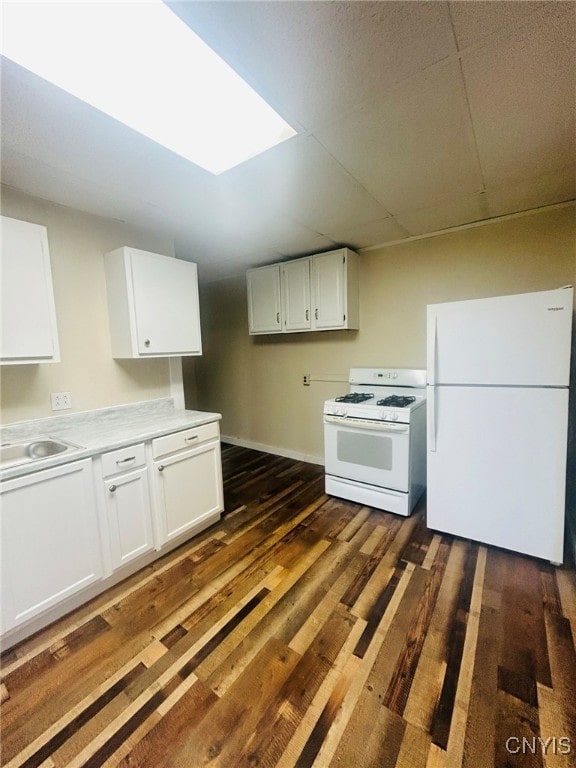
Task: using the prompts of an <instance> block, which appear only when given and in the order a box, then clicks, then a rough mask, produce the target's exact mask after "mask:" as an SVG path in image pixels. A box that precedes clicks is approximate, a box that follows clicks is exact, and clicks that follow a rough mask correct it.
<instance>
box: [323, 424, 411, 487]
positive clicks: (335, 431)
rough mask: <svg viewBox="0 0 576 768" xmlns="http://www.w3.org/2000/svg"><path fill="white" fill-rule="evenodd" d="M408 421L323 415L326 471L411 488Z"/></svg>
mask: <svg viewBox="0 0 576 768" xmlns="http://www.w3.org/2000/svg"><path fill="white" fill-rule="evenodd" d="M409 431H410V426H409V425H408V424H388V423H384V422H375V421H372V422H369V421H364V422H361V421H360V420H359V419H356V420H355V419H347V418H340V417H338V416H324V451H325V462H326V474H327V475H335V476H337V477H343V478H346V479H348V480H357V481H358V482H361V483H369V484H370V485H377V486H380V487H381V488H390V489H392V490H395V491H404V492H408V481H409V460H410V446H409Z"/></svg>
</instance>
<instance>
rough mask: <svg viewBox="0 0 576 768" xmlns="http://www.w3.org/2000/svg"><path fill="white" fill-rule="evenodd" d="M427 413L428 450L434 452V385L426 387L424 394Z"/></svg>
mask: <svg viewBox="0 0 576 768" xmlns="http://www.w3.org/2000/svg"><path fill="white" fill-rule="evenodd" d="M426 399H427V401H428V402H427V407H426V413H427V415H428V450H429V451H431V452H432V453H435V452H436V387H428V394H427V395H426Z"/></svg>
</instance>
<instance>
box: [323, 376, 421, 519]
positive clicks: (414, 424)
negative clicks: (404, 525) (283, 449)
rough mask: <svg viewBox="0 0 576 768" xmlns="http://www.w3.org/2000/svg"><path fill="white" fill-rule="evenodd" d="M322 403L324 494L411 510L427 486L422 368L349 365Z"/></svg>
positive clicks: (392, 509)
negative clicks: (342, 389)
mask: <svg viewBox="0 0 576 768" xmlns="http://www.w3.org/2000/svg"><path fill="white" fill-rule="evenodd" d="M349 382H350V385H351V387H350V392H349V393H348V394H347V395H343V396H342V397H337V398H335V399H333V400H327V401H326V402H325V403H324V452H325V463H326V493H328V494H331V495H333V496H339V497H340V498H343V499H348V500H350V501H356V502H358V503H360V504H365V505H367V506H370V507H376V508H378V509H384V510H387V511H389V512H395V513H396V514H399V515H409V514H410V513H411V512H412V510H413V509H414V505H415V504H416V502H417V501H418V499H419V498H420V496H421V495H422V492H423V491H424V488H425V486H426V371H424V370H409V369H392V368H352V369H351V370H350V376H349Z"/></svg>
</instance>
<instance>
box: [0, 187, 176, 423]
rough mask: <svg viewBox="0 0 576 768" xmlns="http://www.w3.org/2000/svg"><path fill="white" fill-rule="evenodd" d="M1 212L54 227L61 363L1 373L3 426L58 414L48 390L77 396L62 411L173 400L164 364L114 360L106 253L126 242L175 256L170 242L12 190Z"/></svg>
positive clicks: (51, 236)
mask: <svg viewBox="0 0 576 768" xmlns="http://www.w3.org/2000/svg"><path fill="white" fill-rule="evenodd" d="M2 214H3V215H5V216H10V217H12V218H15V219H22V220H24V221H31V222H34V223H36V224H43V225H44V226H46V227H47V228H48V242H49V247H50V259H51V263H52V276H53V282H54V293H55V299H56V315H57V321H58V332H59V339H60V354H61V360H62V362H60V363H53V364H42V365H11V366H7V365H4V366H2V367H1V368H0V377H1V398H0V407H1V411H2V422H3V423H5V424H6V423H10V422H13V421H20V420H23V419H37V418H44V417H46V416H53V415H54V413H53V412H52V411H51V410H50V392H60V391H64V392H71V394H72V404H73V408H72V410H71V411H63V412H58V413H72V412H74V411H84V410H89V409H92V408H104V407H107V406H110V405H120V404H123V403H132V402H137V401H139V400H149V399H152V398H156V397H167V396H169V395H170V380H169V370H168V362H167V361H166V360H161V359H159V360H123V361H120V360H114V359H113V358H112V355H111V351H110V340H109V329H108V313H107V308H106V285H105V278H104V264H103V259H102V256H103V254H104V253H106V251H109V250H112V249H114V248H118V247H119V246H122V245H131V246H134V247H136V248H142V249H144V250H150V251H155V252H158V253H164V254H166V255H168V256H170V255H173V244H172V241H171V240H169V239H168V238H164V239H163V238H158V237H153V236H150V235H146V234H144V233H142V232H136V231H134V230H131V229H129V228H128V227H126V226H125V225H123V224H122V223H121V222H118V221H115V220H113V219H105V218H99V217H96V216H90V215H87V214H83V213H81V212H79V211H75V210H72V209H70V208H66V207H63V206H58V205H53V204H52V203H48V202H45V201H43V200H39V199H36V198H32V197H28V196H26V195H23V194H21V193H17V192H15V191H14V190H11V189H9V188H6V187H3V189H2Z"/></svg>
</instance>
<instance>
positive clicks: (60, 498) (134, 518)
mask: <svg viewBox="0 0 576 768" xmlns="http://www.w3.org/2000/svg"><path fill="white" fill-rule="evenodd" d="M151 473H152V478H151V477H150V475H151ZM0 494H1V499H0V501H1V514H0V522H1V540H0V541H1V558H0V560H1V562H0V566H1V581H0V587H1V603H2V625H1V631H2V636H3V637H2V643H3V646H4V647H9V646H10V644H13V643H14V642H18V641H20V640H22V639H24V638H25V637H27V636H28V635H29V634H31V633H32V632H36V631H37V630H39V629H41V628H42V627H44V626H46V625H47V624H49V623H51V622H52V621H54V620H56V619H58V618H60V617H61V616H62V615H64V614H65V613H66V612H67V611H69V610H70V609H71V608H74V607H77V606H78V605H80V604H81V603H82V602H83V596H84V595H85V598H84V599H86V600H87V599H90V598H91V597H94V596H95V595H96V594H98V593H99V592H102V591H103V590H104V589H106V588H107V587H109V586H112V585H113V584H115V583H117V582H118V581H119V580H120V579H121V578H124V576H126V575H129V574H130V573H133V572H134V571H136V570H137V569H138V568H140V567H142V566H144V565H147V564H149V563H151V562H152V561H153V560H154V559H156V558H157V557H159V556H160V555H162V554H163V553H164V552H167V551H169V550H170V549H173V548H174V547H175V546H178V545H179V544H182V543H184V542H185V541H186V539H187V538H190V537H191V536H193V535H194V534H195V533H198V532H199V531H201V530H203V529H204V528H207V527H208V526H209V525H211V524H212V523H214V522H216V521H217V520H219V518H220V513H221V512H222V510H223V509H224V494H223V486H222V464H221V457H220V430H219V426H218V422H210V423H208V424H202V425H200V426H198V427H194V428H191V429H185V430H181V431H179V432H172V433H170V434H167V435H164V436H163V437H158V438H155V439H153V440H150V441H147V442H142V443H138V444H134V445H129V446H126V447H124V448H120V449H117V450H114V451H109V452H107V453H105V454H102V455H97V456H95V457H94V459H83V460H80V461H73V462H70V463H67V464H62V465H60V466H56V467H53V468H51V469H45V470H40V471H36V472H32V473H31V474H27V475H23V476H21V477H17V478H14V479H12V480H5V481H3V482H2V483H0ZM155 550H159V551H158V552H156V551H155Z"/></svg>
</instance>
